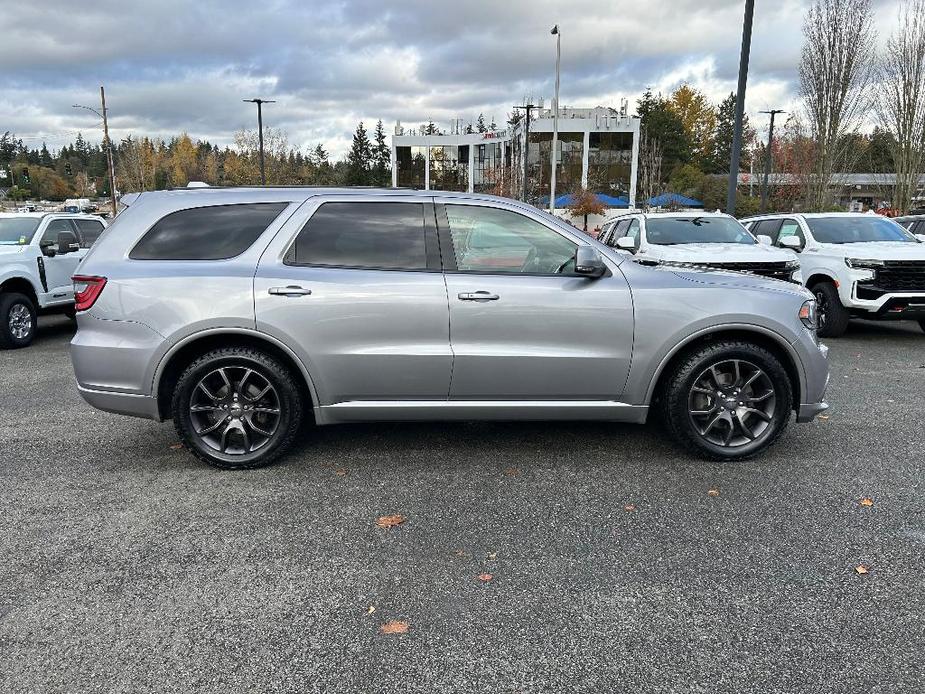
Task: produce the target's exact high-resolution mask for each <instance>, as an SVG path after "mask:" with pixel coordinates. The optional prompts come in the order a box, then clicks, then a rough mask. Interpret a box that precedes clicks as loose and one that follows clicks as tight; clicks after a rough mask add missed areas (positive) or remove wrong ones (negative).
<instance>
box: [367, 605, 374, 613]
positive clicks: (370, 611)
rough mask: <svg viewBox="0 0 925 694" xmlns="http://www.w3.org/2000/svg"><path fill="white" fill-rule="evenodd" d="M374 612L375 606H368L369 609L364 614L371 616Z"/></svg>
mask: <svg viewBox="0 0 925 694" xmlns="http://www.w3.org/2000/svg"><path fill="white" fill-rule="evenodd" d="M375 611H376V606H375V605H370V606H369V609H367V610H366V614H372V613H373V612H375Z"/></svg>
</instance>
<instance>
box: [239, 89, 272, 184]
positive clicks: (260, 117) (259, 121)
mask: <svg viewBox="0 0 925 694" xmlns="http://www.w3.org/2000/svg"><path fill="white" fill-rule="evenodd" d="M242 101H246V102H248V103H251V104H257V139H258V141H259V143H260V185H262V186H265V185H266V184H267V170H266V167H265V166H264V162H263V105H264V104H275V103H276V102H275V101H272V100H269V99H242Z"/></svg>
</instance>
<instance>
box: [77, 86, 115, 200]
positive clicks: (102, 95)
mask: <svg viewBox="0 0 925 694" xmlns="http://www.w3.org/2000/svg"><path fill="white" fill-rule="evenodd" d="M100 104H101V107H102V109H103V112H102V113H100V112H99V111H97V110H96V109H95V108H90V107H89V106H81V105H80V104H74V105H73V106H72V108H82V109H86V110H87V111H91V112H92V113H95V114H96V115H98V116H99V117H100V118H102V119H103V147H104V148H105V149H106V168H107V169H109V198H110V203H111V206H112V216H113V218H115V216H116V214H117V213H118V209H117V205H116V167H115V166H114V164H113V161H112V141H111V140H110V139H109V118H108V117H107V115H108V114H107V111H106V90H105V89H103V87H102V85H100Z"/></svg>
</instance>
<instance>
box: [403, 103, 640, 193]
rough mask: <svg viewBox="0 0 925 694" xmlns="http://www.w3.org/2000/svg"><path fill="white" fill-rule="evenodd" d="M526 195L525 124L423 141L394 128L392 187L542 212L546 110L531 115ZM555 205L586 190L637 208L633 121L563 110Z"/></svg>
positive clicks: (620, 115)
mask: <svg viewBox="0 0 925 694" xmlns="http://www.w3.org/2000/svg"><path fill="white" fill-rule="evenodd" d="M530 116H531V117H530V125H529V136H528V138H529V144H528V146H527V148H526V149H527V188H526V195H524V189H523V183H524V160H523V152H524V139H525V138H524V136H525V134H526V133H527V128H526V127H525V121H524V119H521V120H520V121H519V122H518V123H517V124H516V125H514V126H512V127H510V128H508V129H507V130H494V131H489V132H484V133H462V132H461V133H452V134H443V133H440V134H423V133H420V132H416V131H414V130H410V131H408V130H406V129H405V128H403V127H402V126H401V125H400V124H396V126H395V134H394V135H393V136H392V185H393V186H395V187H407V188H419V189H423V190H450V191H462V192H474V193H491V194H494V195H503V196H505V197H510V198H525V199H526V200H527V201H528V202H532V203H534V204H542V205H545V204H548V201H549V187H550V173H551V161H550V160H551V156H550V155H551V146H552V134H553V113H552V109H542V108H539V109H534V110H533V111H532V112H531V114H530ZM557 142H558V147H557V150H558V151H557V156H556V160H557V162H556V163H557V166H556V197H557V198H558V197H559V196H561V195H563V194H566V193H570V192H573V191H575V190H577V189H578V188H587V189H590V190H591V191H593V192H595V193H602V194H605V195H609V196H612V197H619V198H623V199H625V200H626V202H627V205H628V206H629V207H633V206H634V205H635V202H636V174H637V162H638V160H639V119H638V118H634V117H630V116H628V115H626V112H625V109H623V111H622V112H621V111H616V110H614V109H611V108H602V107H597V108H584V109H575V108H561V109H560V110H559V135H558V138H557Z"/></svg>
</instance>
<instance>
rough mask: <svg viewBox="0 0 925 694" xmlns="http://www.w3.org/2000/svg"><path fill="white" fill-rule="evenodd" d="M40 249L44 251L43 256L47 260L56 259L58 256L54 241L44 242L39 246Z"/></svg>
mask: <svg viewBox="0 0 925 694" xmlns="http://www.w3.org/2000/svg"><path fill="white" fill-rule="evenodd" d="M39 248H41V249H42V255H44V256H45V257H46V258H54V257H55V256H56V255H58V252H57V251H56V250H55V242H54V241H42V243H40V244H39Z"/></svg>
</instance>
